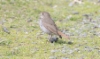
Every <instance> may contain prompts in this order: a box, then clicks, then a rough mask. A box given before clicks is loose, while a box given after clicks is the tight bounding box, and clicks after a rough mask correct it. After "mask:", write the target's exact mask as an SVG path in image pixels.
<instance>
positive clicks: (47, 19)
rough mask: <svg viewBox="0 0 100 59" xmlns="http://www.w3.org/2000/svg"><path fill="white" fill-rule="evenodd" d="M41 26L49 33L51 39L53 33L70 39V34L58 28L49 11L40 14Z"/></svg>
mask: <svg viewBox="0 0 100 59" xmlns="http://www.w3.org/2000/svg"><path fill="white" fill-rule="evenodd" d="M39 26H40V28H41V29H42V31H43V32H45V33H47V34H48V35H49V39H50V38H51V37H52V36H53V35H58V36H59V37H60V38H61V39H62V37H64V38H66V39H69V36H67V35H66V34H64V33H62V32H61V31H60V30H59V29H58V27H57V25H56V24H55V22H54V21H53V19H52V18H51V15H50V14H49V12H46V11H43V12H41V13H40V14H39ZM49 41H50V40H49Z"/></svg>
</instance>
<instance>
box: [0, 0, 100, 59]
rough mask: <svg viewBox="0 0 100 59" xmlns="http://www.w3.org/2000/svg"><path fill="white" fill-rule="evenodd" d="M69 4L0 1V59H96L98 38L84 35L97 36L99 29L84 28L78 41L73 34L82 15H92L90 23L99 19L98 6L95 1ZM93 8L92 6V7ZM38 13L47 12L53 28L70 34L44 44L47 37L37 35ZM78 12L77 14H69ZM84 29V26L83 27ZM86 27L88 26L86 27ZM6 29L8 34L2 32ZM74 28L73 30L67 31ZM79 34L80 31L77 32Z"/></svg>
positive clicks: (63, 1)
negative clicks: (54, 24)
mask: <svg viewBox="0 0 100 59" xmlns="http://www.w3.org/2000/svg"><path fill="white" fill-rule="evenodd" d="M71 2H72V0H70V1H67V0H0V59H53V58H55V59H64V58H66V59H67V58H68V59H100V40H99V39H100V37H99V34H98V35H97V36H96V35H93V33H92V34H89V33H88V32H89V31H90V30H91V31H92V30H93V31H96V32H98V33H99V32H100V28H96V29H90V28H87V27H84V28H83V29H84V30H83V32H82V33H81V34H83V33H88V34H87V36H86V37H81V36H79V34H77V32H75V31H76V30H78V29H79V28H81V26H82V25H80V22H81V21H82V20H83V18H84V16H83V15H84V14H92V16H91V17H92V19H93V20H95V21H96V20H97V18H99V19H100V15H99V14H100V5H99V3H97V1H96V0H94V1H90V0H89V1H88V0H84V1H83V4H75V5H73V6H69V4H70V3H71ZM94 2H95V3H96V4H95V3H94ZM41 11H48V12H49V13H50V14H51V16H52V18H53V19H54V21H55V23H56V24H57V26H58V27H59V28H60V29H61V30H64V29H66V30H67V31H68V32H70V34H71V33H73V34H74V36H70V38H71V39H70V41H72V42H73V44H68V41H69V40H67V39H64V38H63V39H59V41H58V42H56V43H50V42H48V41H47V35H46V34H44V35H39V34H40V32H41V30H40V28H39V25H38V17H39V13H40V12H41ZM74 12H78V14H73V13H74ZM83 25H85V24H83ZM86 26H88V25H86ZM3 27H6V28H7V29H8V30H9V32H10V34H8V33H6V32H4V31H3V29H2V28H3ZM72 28H75V30H71V29H72ZM78 32H80V30H79V31H78Z"/></svg>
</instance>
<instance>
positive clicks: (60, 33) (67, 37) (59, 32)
mask: <svg viewBox="0 0 100 59" xmlns="http://www.w3.org/2000/svg"><path fill="white" fill-rule="evenodd" d="M58 34H59V35H61V36H62V37H64V38H66V39H69V36H67V35H65V34H64V33H62V32H61V31H58Z"/></svg>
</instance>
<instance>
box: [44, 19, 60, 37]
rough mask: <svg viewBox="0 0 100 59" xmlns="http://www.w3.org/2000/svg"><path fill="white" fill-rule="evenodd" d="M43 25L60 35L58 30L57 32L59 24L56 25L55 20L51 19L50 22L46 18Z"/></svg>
mask: <svg viewBox="0 0 100 59" xmlns="http://www.w3.org/2000/svg"><path fill="white" fill-rule="evenodd" d="M43 26H44V27H46V28H47V29H48V30H49V31H51V32H52V33H54V34H57V35H58V32H57V30H58V28H57V26H56V24H55V23H54V21H53V20H49V22H48V21H47V20H45V21H44V22H43Z"/></svg>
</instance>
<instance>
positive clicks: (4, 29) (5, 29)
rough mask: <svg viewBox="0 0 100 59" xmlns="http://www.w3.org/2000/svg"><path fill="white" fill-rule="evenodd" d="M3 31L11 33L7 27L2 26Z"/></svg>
mask: <svg viewBox="0 0 100 59" xmlns="http://www.w3.org/2000/svg"><path fill="white" fill-rule="evenodd" d="M2 29H3V31H4V32H6V33H8V34H10V32H9V30H8V29H7V28H6V27H2Z"/></svg>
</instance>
